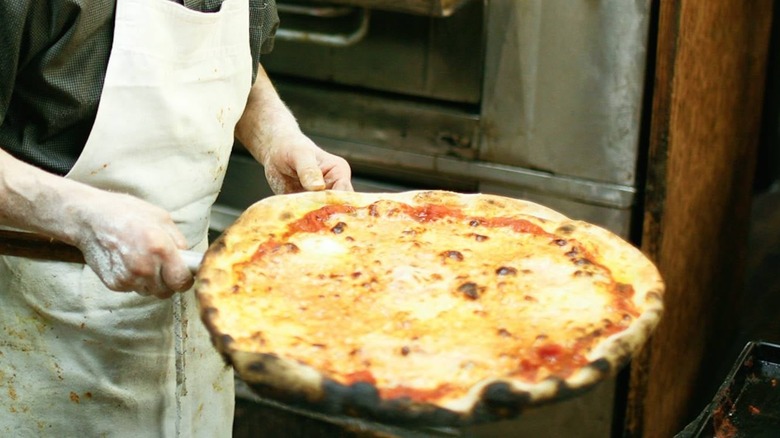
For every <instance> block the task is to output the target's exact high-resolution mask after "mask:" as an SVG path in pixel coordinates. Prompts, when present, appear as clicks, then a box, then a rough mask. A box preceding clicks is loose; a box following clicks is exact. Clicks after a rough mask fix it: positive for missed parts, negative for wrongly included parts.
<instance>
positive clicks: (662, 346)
mask: <svg viewBox="0 0 780 438" xmlns="http://www.w3.org/2000/svg"><path fill="white" fill-rule="evenodd" d="M658 7H659V8H660V9H659V22H658V34H657V55H656V58H657V59H656V70H655V77H654V92H653V96H652V99H653V102H652V106H653V111H652V120H651V128H650V139H649V140H650V142H649V143H650V150H649V156H648V159H649V162H648V177H647V182H646V205H645V209H646V212H645V221H644V231H643V237H642V239H643V241H642V247H643V250H644V251H645V252H646V253H647V254H648V255H649V256H650V257H651V258H652V259H653V260H654V261H655V262H656V263H657V264H658V266H659V268H660V270H661V272H662V274H663V276H664V279H665V281H666V283H667V294H666V299H665V301H666V308H667V310H666V312H665V315H664V318H663V320H662V322H661V324H660V326H659V328H658V330H657V331H656V333H655V335H654V337H653V339H652V340H651V342H650V343H649V344H648V346H647V347H646V348H645V350H644V351H643V352H642V354H641V355H640V356H639V357H638V358H637V359H636V360H635V361H634V364H633V366H632V376H631V386H630V390H629V406H628V410H627V413H626V418H627V427H626V430H627V433H626V434H627V435H628V436H645V437H664V438H666V437H670V436H673V435H674V434H675V433H677V432H679V431H680V430H681V429H682V428H683V427H684V425H685V424H686V423H687V422H688V421H690V420H691V419H692V417H693V415H695V414H696V413H698V412H699V411H700V410H701V409H702V408H703V407H704V406H703V404H704V403H706V397H708V396H701V397H700V396H699V395H700V394H702V393H703V392H705V391H703V389H705V388H707V387H709V386H711V385H712V383H713V382H714V381H715V380H717V378H718V376H713V375H711V374H712V373H710V372H708V370H711V369H714V368H717V367H713V366H712V364H713V361H719V360H733V358H729V357H725V356H724V355H723V353H724V349H726V348H727V345H728V343H727V342H723V340H724V339H725V338H726V337H728V336H729V333H731V332H733V330H734V328H735V327H734V324H735V323H736V318H735V317H734V310H735V306H736V305H737V303H738V302H739V292H740V290H741V287H740V286H741V282H742V281H743V268H744V262H743V260H744V255H745V249H746V241H747V228H748V218H749V210H750V199H751V190H752V181H753V174H754V172H753V170H754V164H755V156H756V145H757V139H758V135H759V130H760V126H759V125H760V120H761V108H762V96H763V90H764V82H765V67H766V56H767V46H768V41H769V34H770V27H771V16H772V14H771V11H772V7H773V2H772V1H771V0H756V1H751V2H744V1H739V0H708V1H707V2H693V1H688V2H683V1H671V0H670V1H665V2H660V3H658ZM709 397H711V394H710V395H709Z"/></svg>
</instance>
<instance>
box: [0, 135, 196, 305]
mask: <svg viewBox="0 0 780 438" xmlns="http://www.w3.org/2000/svg"><path fill="white" fill-rule="evenodd" d="M0 225H8V226H11V227H17V228H21V229H24V230H29V231H37V232H40V233H42V234H45V235H47V236H50V237H53V238H55V239H59V240H62V241H63V242H66V243H69V244H71V245H75V246H77V247H78V248H79V249H81V251H82V252H83V253H84V258H85V259H86V262H87V264H88V265H89V266H90V267H91V268H92V270H94V271H95V273H96V274H97V275H98V277H100V279H101V280H102V281H103V283H105V284H106V286H107V287H108V288H110V289H112V290H115V291H124V292H129V291H135V292H138V293H139V294H142V295H154V296H157V297H160V298H167V297H170V296H171V295H173V293H174V292H177V291H184V290H187V289H188V288H189V287H190V286H191V285H192V282H193V278H192V274H191V273H190V271H189V270H188V269H187V267H186V265H185V263H184V261H183V260H182V258H181V256H180V255H179V252H178V249H186V247H187V242H186V239H185V238H184V236H183V235H182V233H181V232H180V231H179V229H178V228H177V227H176V225H175V224H174V222H173V220H172V219H171V216H170V214H169V213H168V212H167V211H165V210H163V209H161V208H159V207H156V206H154V205H152V204H150V203H148V202H145V201H142V200H140V199H138V198H135V197H133V196H129V195H125V194H119V193H112V192H107V191H103V190H99V189H96V188H94V187H90V186H88V185H85V184H82V183H79V182H76V181H73V180H70V179H66V178H62V177H59V176H56V175H53V174H50V173H48V172H44V171H42V170H40V169H38V168H36V167H33V166H30V165H29V164H26V163H23V162H21V161H19V160H17V159H16V158H14V157H12V156H11V155H9V154H7V153H6V152H4V151H2V150H0Z"/></svg>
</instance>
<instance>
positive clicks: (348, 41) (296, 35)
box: [276, 5, 371, 47]
mask: <svg viewBox="0 0 780 438" xmlns="http://www.w3.org/2000/svg"><path fill="white" fill-rule="evenodd" d="M277 8H278V10H279V11H280V12H288V13H291V14H299V15H309V16H314V17H319V18H335V17H343V16H345V15H348V14H350V13H352V12H354V11H357V12H358V14H359V23H358V25H357V27H356V28H355V30H354V31H352V32H349V33H322V32H307V31H304V30H299V29H288V28H285V27H280V28H279V29H278V30H277V31H276V38H277V39H279V40H284V41H294V42H304V43H312V44H319V45H323V46H330V47H347V46H351V45H353V44H355V43H357V42H359V41H361V40H362V39H363V38H365V36H366V35H367V34H368V21H369V17H370V15H371V14H370V12H369V10H368V9H367V8H352V7H337V6H328V7H314V6H312V7H307V6H293V5H277Z"/></svg>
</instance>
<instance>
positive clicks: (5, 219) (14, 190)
mask: <svg viewBox="0 0 780 438" xmlns="http://www.w3.org/2000/svg"><path fill="white" fill-rule="evenodd" d="M96 191H97V189H94V188H92V187H90V186H87V185H85V184H81V183H78V182H75V181H72V180H68V179H65V178H62V177H59V176H56V175H53V174H50V173H48V172H45V171H43V170H41V169H38V168H37V167H34V166H31V165H29V164H27V163H24V162H22V161H20V160H18V159H16V158H14V157H13V156H11V155H9V154H8V153H7V152H5V151H3V150H0V225H5V226H11V227H17V228H23V229H26V230H30V231H37V232H39V233H42V234H46V235H48V236H50V237H54V238H57V239H60V240H63V241H65V242H68V243H73V242H74V239H75V237H76V234H77V232H78V228H79V220H80V215H79V213H78V212H79V210H80V208H79V207H78V205H83V203H85V202H89V199H91V198H93V197H94V196H96V193H95V192H96Z"/></svg>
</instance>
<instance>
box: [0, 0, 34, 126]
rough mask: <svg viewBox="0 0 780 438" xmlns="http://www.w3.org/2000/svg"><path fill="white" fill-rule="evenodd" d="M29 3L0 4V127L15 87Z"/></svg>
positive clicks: (22, 1)
mask: <svg viewBox="0 0 780 438" xmlns="http://www.w3.org/2000/svg"><path fill="white" fill-rule="evenodd" d="M30 3H31V2H30V1H25V0H16V1H9V2H0V125H2V124H3V120H5V116H6V114H7V113H8V106H9V105H10V102H11V95H12V94H13V90H14V87H15V86H16V72H17V71H18V69H19V63H20V57H21V46H22V40H23V38H24V27H25V24H24V23H25V21H26V19H27V16H28V10H29V9H30V7H31V4H30Z"/></svg>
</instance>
